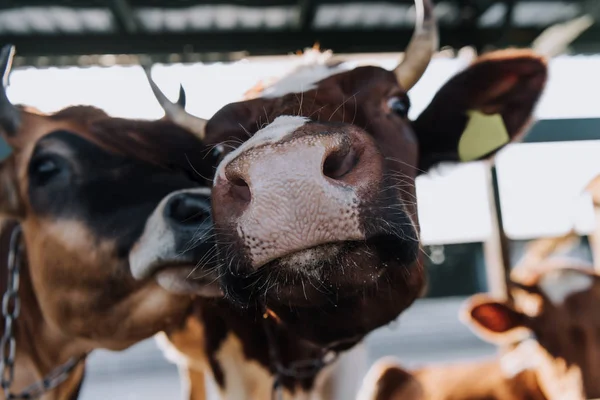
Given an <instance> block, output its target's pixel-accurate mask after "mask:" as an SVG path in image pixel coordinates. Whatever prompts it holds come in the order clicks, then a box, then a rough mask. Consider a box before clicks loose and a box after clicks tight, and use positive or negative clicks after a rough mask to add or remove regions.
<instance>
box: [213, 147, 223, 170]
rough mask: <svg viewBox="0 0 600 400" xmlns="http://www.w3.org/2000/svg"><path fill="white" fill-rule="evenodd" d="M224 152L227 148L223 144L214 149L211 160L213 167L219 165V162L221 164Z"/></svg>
mask: <svg viewBox="0 0 600 400" xmlns="http://www.w3.org/2000/svg"><path fill="white" fill-rule="evenodd" d="M224 151H225V148H224V147H223V145H222V144H219V145H217V146H215V147H213V149H212V150H211V152H210V159H211V163H212V165H213V166H216V165H218V164H219V162H221V157H222V156H223V152H224Z"/></svg>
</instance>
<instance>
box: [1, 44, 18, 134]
mask: <svg viewBox="0 0 600 400" xmlns="http://www.w3.org/2000/svg"><path fill="white" fill-rule="evenodd" d="M14 55H15V46H13V45H12V44H7V45H6V46H4V47H3V48H2V50H0V74H2V87H1V88H0V127H1V128H2V129H4V131H5V132H6V133H7V134H9V135H13V134H15V133H16V132H17V130H18V129H19V125H20V123H21V113H20V112H19V109H18V108H17V107H15V106H14V105H12V104H11V102H10V100H8V97H7V96H6V87H7V86H8V76H9V75H10V69H11V67H12V62H13V57H14Z"/></svg>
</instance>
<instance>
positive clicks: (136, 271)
mask: <svg viewBox="0 0 600 400" xmlns="http://www.w3.org/2000/svg"><path fill="white" fill-rule="evenodd" d="M183 192H185V191H177V192H174V193H171V194H169V195H168V196H166V197H165V198H164V199H163V200H162V201H161V202H160V203H159V205H158V206H157V207H156V209H155V210H154V212H153V213H152V215H151V216H150V218H148V221H147V222H146V226H145V229H144V233H143V234H142V236H141V238H140V239H139V241H138V242H137V244H136V245H135V247H134V248H133V250H132V251H131V252H130V254H129V264H130V266H131V273H132V275H133V277H134V278H135V279H138V280H143V279H148V278H154V279H155V280H156V282H157V283H158V284H159V285H160V286H161V287H163V288H164V289H166V290H168V291H170V292H172V293H177V294H198V295H202V296H207V297H215V296H220V295H221V290H220V288H219V285H218V283H217V276H216V273H215V270H214V268H211V267H210V266H209V265H208V264H209V263H208V262H206V264H207V265H204V262H205V261H210V259H211V258H214V257H210V254H211V252H215V250H212V246H213V242H212V232H211V231H212V224H211V222H210V221H206V224H205V226H203V227H202V226H196V225H194V229H186V228H185V227H183V228H182V227H181V226H180V224H178V223H174V222H173V221H172V220H170V218H168V217H165V214H167V213H168V211H167V210H168V208H169V207H170V206H171V205H172V204H173V202H174V201H177V199H178V198H179V197H178V196H180V195H181V194H182V193H183ZM194 193H195V194H196V195H198V196H204V197H205V198H206V199H208V198H209V196H210V190H208V189H197V190H195V191H194ZM201 228H205V229H201ZM213 256H214V254H213Z"/></svg>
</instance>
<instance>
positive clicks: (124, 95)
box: [0, 0, 600, 400]
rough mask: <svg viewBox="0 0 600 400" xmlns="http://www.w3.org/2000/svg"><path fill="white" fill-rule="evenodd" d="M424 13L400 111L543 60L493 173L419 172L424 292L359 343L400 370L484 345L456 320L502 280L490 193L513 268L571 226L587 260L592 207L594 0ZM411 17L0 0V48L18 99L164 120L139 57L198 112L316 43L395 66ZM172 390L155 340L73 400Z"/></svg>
mask: <svg viewBox="0 0 600 400" xmlns="http://www.w3.org/2000/svg"><path fill="white" fill-rule="evenodd" d="M435 12H436V16H437V18H438V21H439V26H440V41H441V51H440V52H439V54H438V55H437V56H436V57H435V59H434V60H433V61H432V63H431V64H430V66H429V68H428V70H427V72H426V74H425V75H424V77H423V78H422V79H421V80H420V81H419V83H418V84H417V85H416V86H415V87H414V88H413V89H412V90H411V92H410V93H409V95H410V99H411V103H412V108H411V111H410V116H411V117H416V116H418V115H419V113H420V112H421V111H422V110H423V109H424V108H425V107H426V106H427V104H428V102H429V101H430V100H431V98H432V96H433V95H434V94H435V92H436V90H437V89H438V88H439V87H440V86H441V85H442V84H443V83H444V82H445V81H446V80H448V79H449V78H450V77H451V76H452V75H453V74H454V73H456V72H457V71H459V70H461V69H462V68H464V67H465V66H466V65H467V64H468V63H469V62H470V61H471V59H472V57H473V55H474V54H476V53H482V52H485V51H488V50H492V49H497V48H506V47H532V46H533V47H535V48H537V49H539V50H541V51H542V50H543V51H545V52H546V53H547V54H551V55H553V56H554V57H553V58H552V59H551V60H550V79H549V83H548V86H547V89H546V91H545V93H544V95H543V98H542V100H541V102H540V104H539V106H538V108H537V110H536V113H535V115H536V123H535V125H534V126H533V128H532V130H531V131H530V132H529V134H528V135H527V136H526V138H525V140H524V143H520V144H515V145H510V146H507V147H506V148H505V149H504V150H502V151H501V152H500V153H499V154H498V156H497V157H496V160H495V168H494V169H492V170H490V166H489V165H488V164H487V163H482V162H473V163H467V164H463V165H461V166H443V167H440V168H438V169H437V170H435V171H433V172H432V173H431V174H429V175H427V176H422V177H420V178H419V179H418V181H417V192H418V202H419V217H420V220H421V226H422V239H423V243H424V245H425V251H426V253H427V254H428V256H429V257H428V260H427V267H428V272H429V278H430V287H429V291H428V294H427V297H426V298H425V299H422V300H419V301H418V302H417V304H416V305H415V306H414V307H412V308H411V309H409V311H408V312H406V313H405V314H403V316H402V317H401V318H400V321H399V323H394V324H392V325H391V326H389V327H385V328H382V329H380V330H379V331H377V332H374V333H373V334H371V335H370V336H369V337H368V339H367V344H368V348H369V355H370V359H371V360H372V361H373V360H375V359H377V358H379V357H380V356H382V355H387V354H394V355H397V356H399V357H401V359H402V360H403V362H404V363H405V365H407V366H417V365H420V364H422V363H429V362H447V361H451V360H465V359H476V358H481V357H487V356H490V355H492V354H494V353H495V348H494V347H492V346H491V345H488V344H485V343H483V342H481V341H480V340H479V339H477V338H476V337H475V336H474V335H473V334H472V333H471V332H470V331H469V330H468V329H467V328H466V327H464V326H463V325H462V324H461V323H460V322H459V321H458V319H457V313H458V310H459V308H460V306H461V304H462V301H463V300H464V299H465V298H466V297H467V296H469V295H471V294H474V293H477V292H482V291H491V292H498V291H501V290H502V286H501V282H499V281H498V278H497V277H498V276H499V271H501V269H502V268H503V267H504V265H503V262H502V261H501V260H499V259H498V257H499V255H498V249H497V247H498V237H497V236H498V235H497V234H496V233H497V229H498V218H497V214H496V213H495V211H494V208H495V204H496V201H495V197H496V198H497V199H496V200H497V203H498V207H499V210H500V211H501V222H502V224H503V229H504V232H505V234H506V237H507V238H508V240H509V245H510V260H507V262H506V263H504V264H508V266H509V267H510V266H511V265H514V264H515V263H516V262H517V261H518V259H519V258H520V256H521V255H522V252H523V248H524V246H525V245H526V244H527V243H528V242H529V241H531V240H533V239H536V238H542V237H551V236H559V235H562V234H566V233H567V232H569V231H570V230H572V229H575V231H576V232H577V234H578V235H579V237H580V241H579V243H578V244H576V246H575V247H574V248H572V249H571V250H570V251H571V254H572V255H575V256H577V257H581V258H583V259H586V260H589V261H591V253H590V248H589V243H588V240H587V235H588V234H589V233H590V232H592V230H593V229H594V226H595V224H594V213H593V207H592V203H591V200H590V198H589V197H588V196H585V195H582V190H583V189H584V187H585V185H586V184H587V183H588V182H589V181H590V180H591V179H592V178H593V177H594V176H596V175H598V174H600V157H598V155H599V154H600V140H599V139H600V101H599V100H598V95H597V94H598V93H600V79H598V73H599V71H600V25H598V23H596V21H598V20H599V19H600V2H598V1H597V0H587V1H586V0H577V1H575V0H571V1H566V0H565V1H558V0H540V1H533V0H531V1H530V0H506V1H488V0H470V1H460V0H448V1H437V2H436V7H435ZM414 20H415V10H414V6H413V3H412V1H405V0H398V1H371V2H369V1H351V0H296V1H294V0H228V1H223V2H218V1H216V0H213V1H211V0H197V1H193V0H68V1H67V0H65V1H58V0H54V1H52V0H14V1H13V0H3V1H2V2H1V3H0V43H2V44H4V43H13V44H15V45H16V49H17V57H16V59H15V65H16V69H15V70H14V72H13V74H12V76H11V82H10V83H11V86H10V87H9V90H8V94H9V97H10V99H11V101H12V102H13V103H23V104H27V105H31V106H34V107H36V108H38V109H40V110H42V111H46V112H51V111H55V110H58V109H60V108H63V107H65V106H68V105H72V104H90V105H95V106H97V107H100V108H103V109H105V110H106V111H107V112H108V113H110V114H112V115H113V116H120V117H129V118H148V119H154V118H160V117H162V116H163V112H162V110H161V108H160V107H159V105H158V103H156V101H155V100H154V96H153V95H152V93H151V91H150V88H149V86H148V84H147V82H146V79H145V77H144V75H143V72H142V69H141V68H140V67H139V63H140V62H141V61H143V62H149V63H155V64H156V65H155V67H154V68H153V77H154V79H155V81H156V82H157V83H158V85H159V86H160V87H161V89H162V90H163V91H164V92H165V93H166V94H167V95H168V96H169V97H170V98H171V99H172V100H175V99H176V97H177V93H178V89H179V84H180V83H181V84H183V85H184V87H185V89H186V92H187V110H188V112H190V113H193V114H195V115H198V116H201V117H205V118H209V117H210V116H211V115H212V114H213V113H214V112H216V111H217V110H218V109H219V108H221V107H222V106H223V105H225V104H227V103H229V102H232V101H237V100H240V99H241V98H242V96H243V95H244V93H245V92H246V91H247V90H249V89H250V88H252V87H253V86H254V85H255V84H257V83H258V82H260V81H261V80H269V79H272V78H274V77H278V76H282V75H285V74H286V73H287V72H289V71H291V70H292V69H293V68H295V67H297V66H298V65H299V63H301V62H302V59H301V58H299V57H298V56H296V55H294V54H295V53H297V52H298V51H302V50H303V49H305V48H309V47H311V46H313V44H315V43H319V44H320V47H321V49H332V50H333V51H334V53H335V54H337V55H338V56H340V57H341V58H345V59H347V60H350V61H352V62H355V63H369V64H374V65H381V66H383V67H385V68H390V69H391V68H393V67H394V66H395V65H396V63H397V62H398V60H399V57H400V54H401V53H400V52H399V51H400V50H402V49H403V48H404V47H405V46H406V44H407V43H408V40H409V39H410V36H411V35H412V30H413V24H414ZM549 28H550V30H548V29H549ZM540 35H541V36H540ZM494 194H495V195H496V196H494ZM399 327H401V329H399ZM179 390H180V389H179V380H178V377H177V370H176V368H175V367H174V366H173V365H171V364H169V363H168V362H167V361H165V360H164V358H163V356H162V355H161V353H160V351H159V350H158V349H157V348H156V346H155V344H154V341H153V340H152V339H150V340H147V341H145V342H143V343H140V344H138V345H137V346H134V347H133V348H131V349H129V350H127V351H125V352H121V353H113V352H107V351H98V352H96V353H94V354H93V355H92V356H91V362H90V364H89V369H88V377H87V379H86V382H85V385H84V389H83V395H82V399H83V400H96V399H98V400H100V399H166V398H169V399H171V398H178V397H177V396H178V393H179Z"/></svg>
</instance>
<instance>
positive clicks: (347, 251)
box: [221, 234, 424, 345]
mask: <svg viewBox="0 0 600 400" xmlns="http://www.w3.org/2000/svg"><path fill="white" fill-rule="evenodd" d="M418 249H419V247H418V242H417V241H412V240H406V238H405V237H403V238H401V237H399V236H396V235H390V234H380V235H374V236H372V237H371V238H370V239H368V240H366V241H347V242H338V243H328V244H324V245H320V246H316V247H312V248H309V249H305V250H301V251H298V252H295V253H293V254H289V255H286V256H284V257H281V258H279V259H277V260H273V261H270V262H269V263H267V264H265V265H263V266H262V267H261V268H259V269H258V270H255V271H254V272H251V273H248V274H244V273H242V268H243V267H242V266H241V265H237V268H236V269H234V270H230V271H228V272H227V271H223V272H224V273H223V275H222V276H221V279H222V280H223V281H222V282H223V285H222V286H223V288H225V290H226V291H227V293H226V295H227V296H228V297H229V298H230V299H231V300H233V301H234V302H235V303H236V304H239V305H240V306H243V307H248V306H254V305H256V304H257V303H258V304H259V306H262V307H265V308H268V309H270V310H271V311H272V312H274V313H275V314H276V315H277V316H278V317H279V318H280V319H281V320H282V321H283V322H284V323H285V324H286V325H288V326H289V327H290V328H291V329H293V330H294V331H295V332H297V333H298V335H300V336H302V337H304V338H306V339H307V340H311V341H313V342H315V343H318V344H323V345H330V344H331V343H334V342H335V343H340V344H343V343H349V344H353V343H356V342H357V341H359V340H360V339H362V337H364V335H366V334H368V333H369V332H371V331H372V330H374V329H377V328H378V327H381V326H383V325H385V324H387V323H390V322H391V321H393V320H394V319H396V318H397V317H398V315H399V314H400V313H401V312H402V311H404V310H405V309H406V308H407V307H408V306H409V305H410V304H412V302H413V301H414V300H415V299H416V298H417V296H418V295H419V293H420V291H421V289H422V287H423V285H424V275H423V271H422V269H421V265H420V264H419V263H418V262H417V255H418ZM230 250H231V249H230ZM315 315H323V316H326V318H315Z"/></svg>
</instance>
